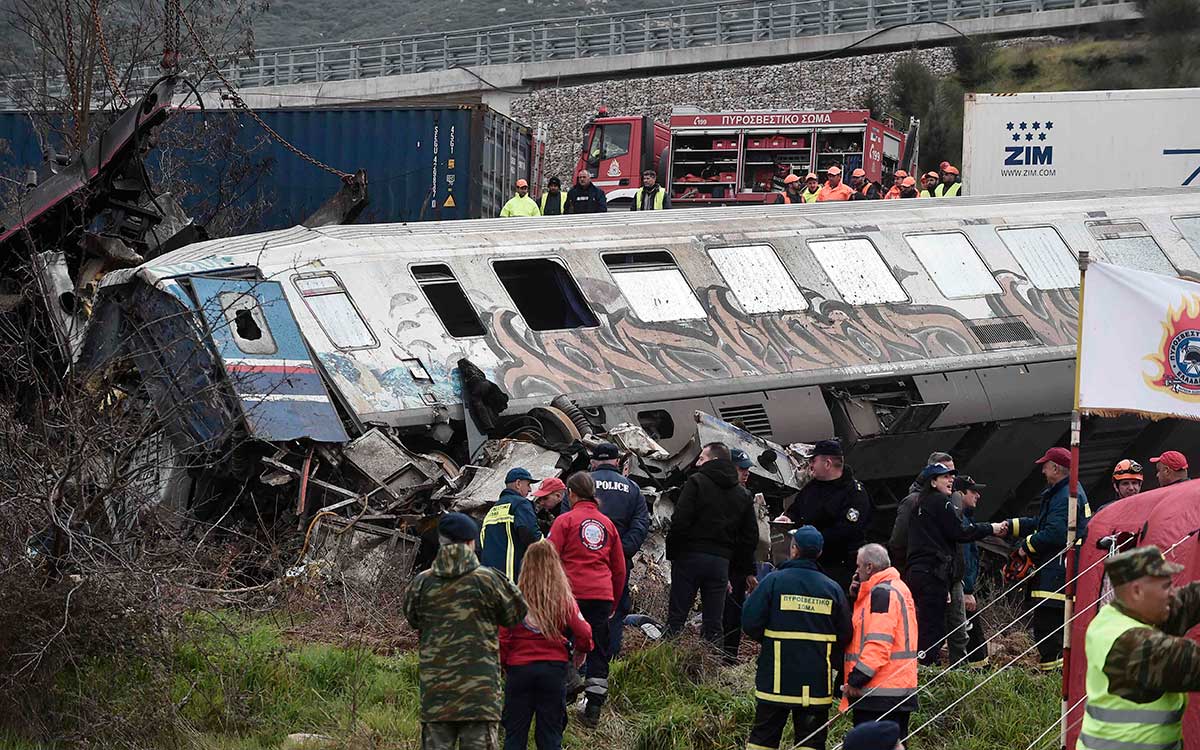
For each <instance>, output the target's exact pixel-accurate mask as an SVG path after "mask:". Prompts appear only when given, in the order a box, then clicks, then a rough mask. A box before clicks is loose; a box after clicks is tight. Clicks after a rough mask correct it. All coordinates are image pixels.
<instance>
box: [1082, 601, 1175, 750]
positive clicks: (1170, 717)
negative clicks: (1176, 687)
mask: <svg viewBox="0 0 1200 750" xmlns="http://www.w3.org/2000/svg"><path fill="white" fill-rule="evenodd" d="M1146 627H1150V626H1149V625H1147V624H1146V623H1144V622H1139V621H1137V620H1135V619H1133V618H1132V617H1130V616H1129V615H1126V614H1125V613H1124V612H1122V611H1121V610H1119V609H1117V607H1115V606H1114V605H1112V604H1106V605H1105V606H1104V607H1103V608H1101V610H1100V612H1099V613H1098V614H1097V615H1096V617H1095V619H1093V620H1092V622H1091V624H1090V625H1088V629H1087V638H1086V640H1085V649H1086V651H1087V665H1088V666H1087V681H1086V683H1087V708H1086V709H1085V710H1084V716H1083V726H1082V728H1081V729H1080V733H1079V748H1080V750H1178V748H1182V747H1183V725H1182V724H1181V722H1182V721H1183V711H1184V709H1185V708H1186V707H1187V695H1186V694H1185V693H1163V694H1162V696H1160V697H1159V699H1158V700H1156V701H1153V702H1151V703H1134V702H1133V701H1129V700H1125V699H1124V698H1118V697H1117V696H1115V695H1113V694H1112V693H1110V692H1108V676H1107V675H1105V674H1104V663H1105V662H1106V661H1107V660H1108V652H1109V649H1110V648H1112V644H1113V642H1114V641H1116V640H1117V638H1118V637H1119V636H1120V635H1122V634H1123V633H1125V632H1126V631H1128V630H1132V629H1134V628H1146Z"/></svg>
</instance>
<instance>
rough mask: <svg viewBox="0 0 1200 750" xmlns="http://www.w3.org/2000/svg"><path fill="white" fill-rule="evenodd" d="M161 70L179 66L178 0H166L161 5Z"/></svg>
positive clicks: (180, 11)
mask: <svg viewBox="0 0 1200 750" xmlns="http://www.w3.org/2000/svg"><path fill="white" fill-rule="evenodd" d="M163 14H164V15H163V56H162V68H163V70H175V69H177V68H178V67H179V17H180V16H181V15H183V9H182V8H180V7H179V0H167V1H166V3H165V4H164V6H163Z"/></svg>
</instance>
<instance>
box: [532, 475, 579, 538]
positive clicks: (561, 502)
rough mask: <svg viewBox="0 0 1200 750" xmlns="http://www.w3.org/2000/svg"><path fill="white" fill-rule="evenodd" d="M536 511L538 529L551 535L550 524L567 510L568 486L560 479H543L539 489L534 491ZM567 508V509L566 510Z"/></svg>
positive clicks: (568, 506) (568, 508) (568, 507)
mask: <svg viewBox="0 0 1200 750" xmlns="http://www.w3.org/2000/svg"><path fill="white" fill-rule="evenodd" d="M532 497H533V501H532V502H533V505H534V511H535V512H536V513H537V518H538V528H539V529H541V530H542V533H543V534H546V533H549V531H550V524H552V523H554V519H556V518H558V517H559V516H560V515H562V514H563V513H564V512H566V511H567V510H570V505H569V504H568V503H567V485H565V484H563V481H562V480H561V479H559V478H558V477H549V478H547V479H543V480H542V483H541V484H540V485H538V488H537V489H536V490H534V491H533V496H532ZM564 506H565V508H564Z"/></svg>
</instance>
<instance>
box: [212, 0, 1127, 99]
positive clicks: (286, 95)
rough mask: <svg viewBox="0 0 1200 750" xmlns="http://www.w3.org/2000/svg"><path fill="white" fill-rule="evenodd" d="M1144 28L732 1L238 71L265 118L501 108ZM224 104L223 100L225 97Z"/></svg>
mask: <svg viewBox="0 0 1200 750" xmlns="http://www.w3.org/2000/svg"><path fill="white" fill-rule="evenodd" d="M1137 18H1140V13H1139V12H1138V10H1137V8H1136V7H1135V5H1134V4H1133V3H1132V2H1120V1H1118V2H1100V1H1099V0H898V1H897V0H890V1H887V2H880V1H879V0H790V1H788V2H765V1H764V0H727V1H726V2H718V3H711V4H707V5H694V6H687V7H684V8H662V9H650V10H646V11H638V12H634V13H620V14H610V15H606V16H587V17H583V18H576V19H568V20H558V21H554V20H551V21H543V22H533V23H523V24H512V25H508V26H498V27H490V28H486V29H476V30H471V31H463V32H458V33H454V34H441V35H423V36H419V37H404V38H396V39H381V40H371V41H364V42H353V43H342V44H337V45H325V46H320V47H298V48H289V49H286V50H263V51H262V52H260V53H259V54H258V55H257V56H256V58H255V59H253V60H250V61H248V62H246V63H244V64H242V65H239V66H238V67H237V68H236V69H233V70H231V71H228V72H229V73H230V74H231V80H233V81H234V82H235V83H236V84H237V85H238V86H239V87H240V88H241V94H242V96H243V97H244V98H245V99H246V101H247V103H248V104H250V106H252V107H255V108H269V107H298V106H337V105H354V104H367V103H379V102H396V101H402V100H416V99H422V98H455V97H460V98H462V99H482V100H483V101H485V102H486V103H488V104H491V105H492V106H493V107H495V108H496V109H498V110H499V111H501V112H506V113H507V112H508V111H509V103H510V102H511V100H512V99H513V98H515V97H516V96H520V95H521V94H522V93H523V92H526V91H528V90H530V89H533V88H540V87H546V86H557V85H565V84H577V83H583V82H587V81H594V80H604V79H613V78H620V77H623V76H628V75H637V76H644V75H645V74H646V72H647V71H655V72H656V73H683V72H688V71H694V70H704V69H713V68H720V67H745V66H750V65H759V64H765V63H770V62H781V61H786V60H796V59H803V58H805V57H815V56H821V57H833V56H837V55H839V54H844V53H848V52H849V50H850V49H853V50H855V51H856V52H860V51H868V50H874V51H879V50H882V49H889V48H906V47H911V46H914V45H932V44H936V43H939V42H946V41H949V40H952V39H953V38H955V37H957V36H959V35H960V34H965V35H968V36H973V35H981V34H987V35H1002V36H1021V35H1030V34H1037V33H1044V32H1050V31H1055V30H1063V29H1071V28H1076V27H1082V26H1090V25H1094V24H1099V23H1106V22H1113V21H1130V20H1135V19H1137ZM211 103H212V104H214V105H217V106H220V104H219V103H218V102H217V101H216V100H215V99H213V100H211Z"/></svg>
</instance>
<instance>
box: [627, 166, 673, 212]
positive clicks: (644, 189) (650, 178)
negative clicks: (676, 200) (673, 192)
mask: <svg viewBox="0 0 1200 750" xmlns="http://www.w3.org/2000/svg"><path fill="white" fill-rule="evenodd" d="M670 207H671V196H670V195H668V194H667V191H666V190H665V189H664V188H663V187H661V186H660V185H659V184H658V173H657V172H655V171H654V170H653V169H643V170H642V186H641V187H640V188H638V189H637V192H636V193H634V194H633V205H632V206H630V207H629V210H631V211H651V210H654V211H661V210H662V209H664V208H670Z"/></svg>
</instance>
